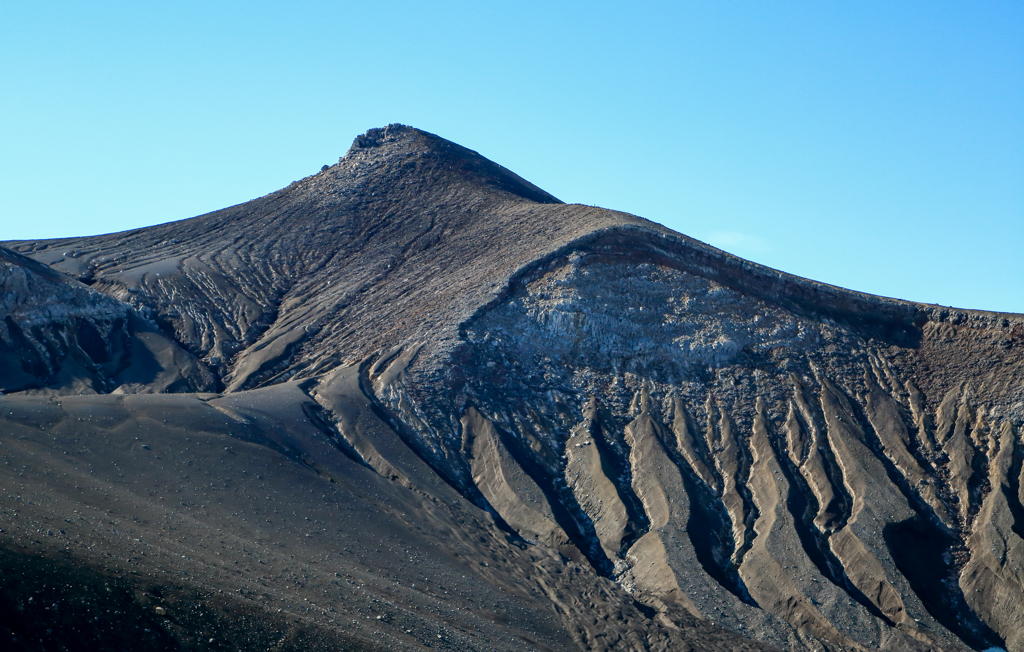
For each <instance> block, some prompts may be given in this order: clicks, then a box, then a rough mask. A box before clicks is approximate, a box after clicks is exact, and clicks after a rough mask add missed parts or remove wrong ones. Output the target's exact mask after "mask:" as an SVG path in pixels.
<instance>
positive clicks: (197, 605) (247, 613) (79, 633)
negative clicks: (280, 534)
mask: <svg viewBox="0 0 1024 652" xmlns="http://www.w3.org/2000/svg"><path fill="white" fill-rule="evenodd" d="M0 578H3V582H2V584H0V649H3V650H5V651H6V652H30V651H31V652H58V651H59V652H94V651H98V650H103V651H106V650H110V651H111V652H113V651H116V650H146V651H147V652H164V651H166V652H171V651H184V650H209V651H211V652H220V651H223V652H228V651H234V650H239V651H248V650H254V651H255V650H260V651H262V650H270V649H273V650H281V651H282V652H284V651H286V650H287V651H291V650H294V651H296V652H299V651H302V652H308V651H314V650H315V651H318V652H328V651H330V650H351V651H365V652H371V651H374V652H379V651H381V650H383V648H381V647H379V646H377V645H374V644H373V643H369V642H364V641H361V640H359V639H356V638H353V637H350V636H346V635H345V634H342V633H340V632H338V631H335V630H333V629H327V628H323V627H317V626H315V625H312V624H310V623H308V622H307V621H305V620H301V619H297V618H294V617H286V616H285V615H283V614H278V613H272V612H271V610H270V609H269V608H267V607H265V606H263V605H261V604H260V603H259V602H257V601H253V600H243V599H238V598H235V597H233V596H230V595H227V594H217V593H213V592H211V591H208V590H204V589H198V588H192V587H186V586H175V585H170V584H168V583H166V582H162V581H158V582H159V584H158V583H157V582H154V581H153V580H147V579H146V578H144V577H141V576H140V577H138V578H133V579H130V578H127V577H122V576H117V575H114V574H111V573H106V572H103V571H100V570H98V569H94V568H91V567H89V566H87V565H85V564H83V563H82V562H81V561H79V560H75V559H73V558H68V559H55V558H49V557H45V556H42V555H37V554H31V551H15V550H12V549H10V548H7V547H2V546H0Z"/></svg>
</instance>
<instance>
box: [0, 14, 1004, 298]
mask: <svg viewBox="0 0 1024 652" xmlns="http://www.w3.org/2000/svg"><path fill="white" fill-rule="evenodd" d="M161 5H162V6H161ZM503 5H504V6H499V3H485V2H479V1H477V2H463V3H457V2H448V3H424V2H415V3H414V2H380V1H378V2H373V3H370V2H361V3H349V2H321V3H318V2H301V1H299V2H289V3H283V2H274V3H262V2H209V1H207V2H174V3H139V2H95V3H83V2H45V1H36V2H14V1H13V0H11V1H3V2H0V125H2V126H0V240H3V239H30V238H49V237H58V236H64V235H78V234H91V233H101V232H110V231H118V230H123V229H127V228H132V227H137V226H144V225H149V224H156V223H160V222H166V221H170V220H176V219H181V218H185V217H190V216H193V215H197V214H201V213H204V212H207V211H211V210H215V209H218V208H222V207H225V206H228V205H231V204H236V203H239V202H243V201H246V200H248V199H251V198H254V197H258V196H260V195H263V194H266V193H268V192H271V191H273V190H275V189H277V188H280V187H283V186H285V185H287V184H288V183H290V182H291V181H293V180H295V179H298V178H301V177H303V176H306V175H308V174H312V173H314V172H316V171H318V170H319V168H320V166H321V165H323V164H325V163H334V162H335V161H337V159H338V157H339V156H341V155H342V154H344V153H345V151H346V149H347V148H348V146H349V144H350V143H351V141H352V139H353V138H354V137H355V136H356V135H357V134H359V133H361V132H363V131H365V130H366V129H368V128H370V127H375V126H382V125H386V124H388V123H390V122H402V123H405V124H410V125H413V126H416V127H419V128H421V129H425V130H427V131H431V132H434V133H436V134H438V135H441V136H443V137H445V138H448V139H450V140H453V141H455V142H458V143H460V144H462V145H465V146H467V147H470V148H471V149H475V150H477V151H479V152H480V153H481V154H483V155H484V156H487V157H489V158H491V159H493V160H495V161H497V162H498V163H501V164H502V165H504V166H506V167H508V168H510V169H512V170H514V171H515V172H517V173H519V174H520V175H521V176H523V177H525V178H527V179H529V180H530V181H532V182H534V183H536V184H537V185H539V186H541V187H542V188H544V189H546V190H548V191H549V192H551V193H553V194H554V195H555V196H557V197H559V198H560V199H562V200H564V201H568V202H579V203H585V204H593V205H599V206H604V207H607V208H615V209H619V210H624V211H628V212H630V213H635V214H637V215H641V216H643V217H647V218H649V219H652V220H655V221H658V222H661V223H663V224H665V225H667V226H669V227H671V228H673V229H676V230H678V231H681V232H683V233H686V234H688V235H691V236H694V237H696V238H699V239H702V240H705V241H707V242H710V243H711V244H714V245H716V246H719V247H722V248H723V249H726V250H728V251H731V252H733V253H736V254H738V255H741V256H744V257H747V258H750V259H751V260H755V261H757V262H760V263H764V264H767V265H770V266H772V267H776V268H779V269H782V270H784V271H787V272H791V273H795V274H799V275H802V276H807V277H810V278H814V279H817V280H820V281H825V282H828V283H833V284H836V285H842V286H845V287H849V288H853V289H857V290H862V291H865V292H872V293H876V294H883V295H887V296H896V297H899V298H905V299H912V300H916V301H924V302H930V303H941V304H945V305H955V306H960V307H972V308H984V309H990V310H1003V311H1013V312H1022V313H1024V3H1021V2H1019V1H1017V0H1014V1H1012V2H936V1H928V2H913V1H901V2H821V1H813V2H779V3H769V2H750V3H741V2H728V3H726V2H710V1H708V2H664V3H643V2H636V3H629V4H628V6H627V3H621V2H593V1H592V2H588V3H582V2H580V3H557V2H555V3H552V2H522V1H521V2H516V3H503Z"/></svg>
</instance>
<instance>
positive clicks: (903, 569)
mask: <svg viewBox="0 0 1024 652" xmlns="http://www.w3.org/2000/svg"><path fill="white" fill-rule="evenodd" d="M882 536H883V537H884V538H885V544H886V546H887V547H888V548H889V554H891V555H892V560H893V562H895V564H896V568H897V569H898V570H899V571H900V573H902V574H903V576H904V577H905V578H907V581H908V582H909V583H910V587H911V588H912V589H913V590H914V593H916V594H917V597H919V598H920V599H921V602H922V603H923V604H924V607H925V609H927V610H928V613H929V614H931V616H932V618H934V619H935V620H937V621H938V622H939V623H941V624H942V626H943V627H945V628H946V629H948V630H949V631H951V632H953V633H954V634H956V635H957V636H959V637H960V639H961V640H963V641H964V642H965V643H967V644H968V645H970V646H971V647H973V648H975V649H985V648H988V647H990V646H992V645H997V646H1000V647H1003V646H1005V643H1004V642H1003V641H1002V639H1000V638H999V635H998V634H996V633H995V632H993V631H992V629H991V628H990V627H989V626H988V625H986V624H985V623H984V622H982V621H981V619H979V618H978V617H977V616H976V615H975V614H974V611H973V610H971V608H970V607H969V606H968V605H967V601H966V600H964V594H963V591H961V589H960V585H959V584H957V583H956V581H955V580H954V581H949V582H944V581H943V580H945V579H947V578H950V577H953V575H952V574H951V573H950V568H949V565H948V564H947V563H946V561H945V560H944V559H943V555H944V553H946V551H948V550H949V548H950V546H952V545H953V544H954V543H955V541H954V539H953V538H952V537H950V536H949V535H947V534H945V533H944V532H942V531H941V530H939V529H938V528H937V527H935V526H934V525H932V524H931V523H929V522H928V521H927V520H926V519H924V518H922V517H921V516H915V517H914V518H911V519H908V520H906V521H902V522H900V523H890V524H889V525H887V526H885V529H884V530H883V532H882Z"/></svg>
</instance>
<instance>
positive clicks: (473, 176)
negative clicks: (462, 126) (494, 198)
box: [323, 123, 562, 204]
mask: <svg viewBox="0 0 1024 652" xmlns="http://www.w3.org/2000/svg"><path fill="white" fill-rule="evenodd" d="M366 163H370V164H382V165H380V166H379V167H378V168H377V169H376V170H375V174H374V176H375V177H377V178H378V179H379V180H380V181H384V182H386V183H387V184H391V183H393V180H394V178H395V176H398V175H400V176H402V177H408V176H410V173H412V174H414V175H415V176H416V177H417V179H418V180H419V181H421V182H425V183H429V184H431V186H433V187H435V188H436V187H443V186H445V185H448V184H458V185H460V186H463V187H466V188H467V189H468V188H470V187H475V188H476V189H478V190H484V191H487V192H489V191H494V190H498V191H502V192H505V193H509V194H511V195H514V196H516V197H517V198H519V199H525V200H527V201H532V202H537V203H541V204H561V203H562V202H561V201H560V200H559V199H558V198H556V197H554V196H553V195H551V194H550V193H548V192H545V191H544V190H542V189H541V188H539V187H537V186H535V185H534V184H532V183H530V182H529V181H527V180H526V179H523V178H522V177H520V176H519V175H518V174H516V173H514V172H512V171H511V170H508V169H506V168H504V167H502V166H501V165H498V164H497V163H495V162H494V161H491V160H489V159H487V158H486V157H484V156H481V155H480V154H479V153H478V152H476V151H474V150H471V149H468V148H466V147H463V146H462V145H458V144H456V143H453V142H451V141H449V140H445V139H444V138H441V137H440V136H437V135H435V134H432V133H430V132H427V131H423V130H421V129H416V128H415V127H410V126H408V125H403V124H398V123H393V124H389V125H388V126H386V127H376V128H373V129H369V130H368V131H366V133H363V134H360V135H359V136H356V138H355V140H353V141H352V146H351V147H349V150H348V152H347V153H346V154H345V156H343V157H341V158H340V159H339V160H338V166H345V165H346V164H366ZM335 167H337V166H335ZM328 169H331V168H328ZM323 171H324V172H326V171H327V170H323Z"/></svg>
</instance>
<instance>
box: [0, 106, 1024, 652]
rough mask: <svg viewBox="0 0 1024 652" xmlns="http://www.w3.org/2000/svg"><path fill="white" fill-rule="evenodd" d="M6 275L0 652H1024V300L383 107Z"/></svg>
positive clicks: (6, 255) (25, 259)
mask: <svg viewBox="0 0 1024 652" xmlns="http://www.w3.org/2000/svg"><path fill="white" fill-rule="evenodd" d="M0 288H2V294H0V390H2V391H3V393H4V395H3V396H0V458H2V460H3V464H2V465H0V567H2V568H0V578H2V579H0V640H2V641H4V644H3V645H4V647H5V649H24V650H37V649H40V650H51V649H52V650H91V649H126V648H141V647H142V646H143V645H146V646H151V647H154V648H158V649H190V650H193V649H194V650H198V649H211V650H212V649H224V650H228V649H232V650H233V649H253V650H257V649H259V650H265V649H279V650H286V649H288V650H290V649H325V650H326V649H353V650H377V649H391V650H394V649H399V650H419V649H424V648H431V649H451V650H521V649H540V650H565V649H572V648H579V649H583V650H613V649H614V650H627V649H628V650H685V649H693V650H761V649H764V650H767V649H787V650H815V651H817V650H835V651H839V650H875V649H883V650H900V651H902V650H922V651H923V650H969V649H986V648H989V647H992V646H999V647H1003V648H1005V649H1007V650H1011V651H1021V650H1024V539H1022V536H1024V489H1022V482H1021V480H1022V476H1024V442H1022V441H1021V430H1022V426H1024V316H1021V315H1013V314H997V313H989V312H981V311H971V310H959V309H952V308H945V307H940V306H931V305H924V304H916V303H912V302H907V301H899V300H895V299H887V298H882V297H875V296H870V295H865V294H860V293H856V292H852V291H848V290H844V289H841V288H836V287H832V286H828V285H824V284H820V283H816V282H813V281H809V280H806V279H802V278H798V277H794V276H790V275H787V274H784V273H782V272H779V271H776V270H773V269H769V268H765V267H762V266H759V265H756V264H753V263H750V262H748V261H744V260H742V259H739V258H736V257H734V256H731V255H729V254H727V253H725V252H722V251H719V250H717V249H714V248H712V247H709V246H708V245H705V244H703V243H700V242H698V241H696V240H693V239H691V238H687V237H686V236H683V235H680V234H678V233H675V232H672V231H670V230H668V229H665V228H664V227H661V226H659V225H656V224H654V223H651V222H648V221H646V220H644V219H642V218H639V217H635V216H632V215H629V214H625V213H620V212H615V211H609V210H604V209H600V208H594V207H589V206H581V205H567V204H563V203H561V202H560V201H558V200H557V199H556V198H554V197H552V196H551V195H549V194H547V193H545V192H544V191H542V190H540V189H539V188H537V187H535V186H533V185H532V184H530V183H529V182H527V181H525V180H523V179H521V178H519V177H518V176H516V175H515V174H513V173H512V172H510V171H508V170H506V169H504V168H502V167H500V166H499V165H497V164H495V163H493V162H491V161H488V160H487V159H485V158H483V157H481V156H480V155H479V154H477V153H475V152H472V151H470V150H467V149H465V148H463V147H460V146H458V145H455V144H453V143H450V142H448V141H445V140H443V139H441V138H439V137H437V136H434V135H432V134H428V133H425V132H422V131H419V130H416V129H412V128H410V127H404V126H401V125H392V126H389V127H387V128H383V129H374V130H370V131H369V132H367V133H366V134H364V135H362V136H360V137H358V138H357V139H356V141H355V142H354V143H353V145H352V148H351V149H350V150H349V152H348V153H347V154H346V155H345V156H344V157H342V158H341V159H340V160H339V162H338V163H337V164H336V165H333V166H324V169H323V170H321V171H320V172H319V173H317V174H314V175H312V176H309V177H306V178H305V179H302V180H299V181H296V182H295V183H293V184H291V185H290V186H288V187H287V188H285V189H282V190H280V191H277V192H274V193H271V194H270V195H267V196H266V197H262V198H260V199H256V200H253V201H251V202H247V203H245V204H240V205H238V206H233V207H231V208H227V209H224V210H221V211H217V212H214V213H210V214H207V215H202V216H199V217H195V218H192V219H189V220H183V221H180V222H173V223H169V224H164V225H160V226H155V227H148V228H144V229H137V230H133V231H127V232H123V233H116V234H111V235H103V236H94V237H86V238H72V239H61V240H45V241H36V242H7V243H3V246H2V247H0Z"/></svg>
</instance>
